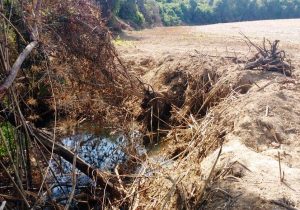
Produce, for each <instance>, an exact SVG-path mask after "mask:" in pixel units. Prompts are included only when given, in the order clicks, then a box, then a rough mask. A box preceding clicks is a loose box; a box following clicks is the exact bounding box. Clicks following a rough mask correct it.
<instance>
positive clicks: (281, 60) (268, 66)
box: [241, 33, 292, 76]
mask: <svg viewBox="0 0 300 210" xmlns="http://www.w3.org/2000/svg"><path fill="white" fill-rule="evenodd" d="M241 35H242V36H243V37H244V39H245V42H246V43H247V44H248V45H249V46H253V47H254V48H255V49H256V50H257V53H256V54H255V55H254V56H253V57H252V58H251V59H249V60H248V62H246V64H245V67H244V68H245V69H261V70H264V71H273V72H279V73H282V74H284V75H286V76H291V71H292V66H291V64H289V63H287V62H286V61H285V59H286V56H285V51H284V50H279V47H278V45H279V42H280V41H279V40H275V41H274V42H273V43H272V42H271V41H269V40H266V39H264V40H263V44H262V46H258V45H256V44H255V43H253V42H252V41H251V40H250V39H249V38H248V37H247V36H246V35H245V34H243V33H241ZM266 43H267V44H266Z"/></svg>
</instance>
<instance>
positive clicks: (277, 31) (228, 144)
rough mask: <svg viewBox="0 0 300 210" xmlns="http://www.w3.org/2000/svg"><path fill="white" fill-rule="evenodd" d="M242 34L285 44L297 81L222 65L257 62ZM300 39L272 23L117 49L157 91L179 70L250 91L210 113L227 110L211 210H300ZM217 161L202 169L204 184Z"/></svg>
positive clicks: (134, 38)
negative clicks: (206, 72)
mask: <svg viewBox="0 0 300 210" xmlns="http://www.w3.org/2000/svg"><path fill="white" fill-rule="evenodd" d="M240 32H243V33H244V34H246V35H247V36H248V37H249V38H250V39H251V40H253V41H254V42H257V43H259V42H261V41H262V39H263V37H265V38H267V39H270V40H274V39H279V40H280V41H281V48H282V49H284V50H285V51H286V53H287V56H288V58H290V59H291V60H292V63H293V65H294V67H295V70H294V72H293V76H292V77H286V76H284V75H282V74H279V73H274V72H261V71H247V70H244V69H243V65H242V64H235V63H233V62H231V61H230V59H229V60H228V59H224V58H220V56H221V57H226V56H227V57H235V56H236V57H239V58H247V57H249V56H250V55H251V53H252V52H250V51H249V47H248V46H247V44H246V43H245V42H244V41H243V38H242V36H241V35H240ZM299 35H300V19H299V20H276V21H273V20H270V21H254V22H242V23H228V24H216V25H207V26H193V27H170V28H155V29H147V30H143V31H130V32H126V34H124V35H123V36H122V39H123V41H119V42H117V43H116V46H117V48H118V50H119V52H120V54H121V56H122V57H123V58H124V60H125V61H126V63H127V64H128V65H130V66H131V69H132V70H133V71H135V73H137V74H139V75H140V77H141V78H142V79H143V80H144V81H146V82H147V83H149V84H151V85H153V86H154V88H156V89H157V90H158V91H164V90H165V89H166V87H164V86H162V85H161V84H158V83H160V81H161V80H160V78H161V75H163V74H166V73H168V72H172V71H178V69H180V70H182V71H191V70H192V71H198V69H204V68H205V69H212V70H214V71H215V72H217V74H218V75H221V76H220V81H226V84H227V85H228V87H237V86H238V85H247V86H248V88H247V89H246V90H244V91H243V92H241V93H240V94H237V95H235V96H234V97H231V98H230V97H229V100H224V101H221V102H220V103H218V104H217V105H216V106H215V107H214V108H213V109H211V110H210V111H209V113H208V114H210V115H212V116H215V115H217V113H219V112H220V111H219V110H223V111H222V114H221V115H220V116H219V118H218V121H217V122H216V124H217V126H219V129H220V130H225V131H226V135H225V137H224V139H225V142H224V146H223V152H222V155H221V157H220V160H219V163H218V164H217V170H216V171H217V172H218V173H217V174H218V177H219V179H218V180H217V181H216V182H215V184H214V187H215V188H214V189H218V190H215V195H214V196H212V197H211V198H210V200H208V201H207V202H208V204H207V206H206V208H207V209H293V208H300V140H299V139H300V94H299V93H300V79H299V75H300V65H299V64H300V36H299ZM197 56H198V57H197ZM204 58H205V59H204ZM208 132H210V131H208ZM211 132H212V131H211ZM217 153H218V149H216V150H215V152H214V151H212V152H211V154H210V155H209V156H208V157H207V158H205V159H204V161H202V163H201V169H202V176H201V177H202V178H203V177H204V178H203V179H205V177H207V176H208V174H209V171H210V170H209V169H210V168H211V165H212V164H213V162H214V160H215V159H216V155H217ZM279 158H280V164H279V161H278V160H279ZM279 165H280V168H281V173H282V175H281V176H280V173H279ZM199 179H200V177H199ZM222 192H223V193H222ZM224 192H225V193H224ZM226 195H227V196H226Z"/></svg>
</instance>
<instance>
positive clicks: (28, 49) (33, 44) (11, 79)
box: [0, 41, 38, 93]
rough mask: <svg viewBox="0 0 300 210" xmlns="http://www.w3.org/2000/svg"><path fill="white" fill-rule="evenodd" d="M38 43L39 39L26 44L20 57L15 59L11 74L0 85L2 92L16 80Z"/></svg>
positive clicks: (0, 91)
mask: <svg viewBox="0 0 300 210" xmlns="http://www.w3.org/2000/svg"><path fill="white" fill-rule="evenodd" d="M37 45H38V42H37V41H33V42H31V43H30V44H29V45H27V46H26V48H25V49H24V50H23V52H22V53H21V54H20V55H19V57H18V58H17V60H16V61H15V63H14V65H13V66H12V68H11V70H10V74H9V75H8V77H7V78H6V79H5V81H4V83H3V84H2V85H1V86H0V93H3V92H4V91H6V90H7V89H8V88H9V87H10V86H11V85H12V83H13V82H14V80H15V79H16V77H17V74H18V72H19V70H20V68H21V65H22V64H23V62H24V60H25V59H26V57H27V56H28V55H29V54H30V53H31V51H32V50H33V49H34V48H35V47H36V46H37Z"/></svg>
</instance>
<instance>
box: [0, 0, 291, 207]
mask: <svg viewBox="0 0 300 210" xmlns="http://www.w3.org/2000/svg"><path fill="white" fill-rule="evenodd" d="M22 2H23V4H22V7H24V8H22V9H24V14H23V15H21V18H22V21H23V22H22V24H23V26H24V28H25V29H24V28H16V27H18V26H16V25H15V24H16V23H15V22H14V20H13V19H10V17H11V15H10V14H4V13H3V14H2V13H1V14H2V17H4V18H3V19H1V21H2V25H3V26H2V28H1V29H2V30H3V31H4V32H6V34H5V35H4V37H1V38H2V40H3V43H2V45H1V50H2V51H3V52H6V53H3V54H1V56H2V57H1V65H2V67H3V68H2V69H3V71H2V72H1V78H2V80H3V81H2V83H1V84H2V85H1V91H2V96H1V99H3V102H1V116H2V122H6V128H7V129H11V132H10V133H11V134H12V136H13V137H9V136H7V135H5V133H4V127H1V129H0V131H1V144H2V143H3V145H4V146H5V151H6V152H7V155H6V156H1V157H0V164H1V168H2V169H3V172H2V171H1V173H0V176H1V179H2V178H3V180H6V182H8V183H12V186H13V188H11V186H10V184H7V183H5V184H4V185H3V186H1V189H0V198H1V199H2V200H5V201H8V203H7V204H6V205H7V207H9V208H19V209H21V208H23V209H29V208H44V207H46V206H51V207H53V208H55V209H63V208H67V207H68V205H69V204H70V203H69V204H68V205H62V204H61V203H59V202H58V201H56V200H51V189H50V186H49V185H48V184H47V182H46V179H47V178H48V177H49V174H50V176H51V175H53V173H52V172H51V168H50V167H49V165H48V164H49V160H52V159H55V155H58V156H60V157H63V158H64V159H65V160H67V161H68V162H70V163H72V164H73V166H74V167H73V168H74V170H73V175H74V177H75V168H77V169H79V170H80V171H81V172H83V173H84V174H86V175H87V176H88V177H90V178H91V179H92V180H94V181H95V182H96V183H97V185H96V187H95V189H96V190H94V191H93V190H90V191H88V192H82V193H81V194H79V195H75V194H74V191H73V193H72V194H70V198H68V199H67V200H68V201H71V200H72V199H74V200H79V201H80V203H84V207H82V208H83V209H84V208H85V209H93V208H101V209H109V208H131V209H201V208H205V207H206V206H207V203H211V200H213V199H214V198H215V196H216V194H215V192H221V193H222V194H223V195H226V196H227V198H228V200H229V201H228V203H229V204H230V205H231V204H232V202H234V201H233V200H234V199H236V197H234V196H231V195H230V194H229V193H227V191H224V190H222V189H218V188H216V187H215V186H214V185H213V184H214V183H215V182H217V181H218V179H219V178H224V177H225V176H227V175H228V174H230V173H232V174H235V175H236V174H239V173H238V172H232V171H233V170H234V168H233V167H231V168H229V169H228V170H226V171H222V170H221V171H220V169H218V170H217V163H218V162H219V159H220V157H221V155H222V148H223V144H224V142H225V140H226V136H227V134H228V133H230V132H231V131H232V130H233V127H234V125H233V123H232V121H230V120H228V119H226V117H228V118H229V117H232V115H228V110H229V109H230V107H229V104H230V105H231V104H232V103H233V102H235V101H236V100H237V99H239V97H241V96H242V95H243V94H246V93H248V91H249V89H250V88H251V87H252V84H254V83H255V82H257V81H256V80H255V81H254V79H253V81H250V80H248V78H247V77H246V79H244V78H243V77H242V76H243V74H245V73H244V72H245V71H244V70H242V71H238V70H237V71H236V72H234V74H231V73H226V71H227V70H228V69H227V68H228V66H230V65H235V64H232V62H231V61H228V59H225V58H222V56H221V57H211V56H205V55H203V54H200V53H199V52H194V53H191V54H185V55H184V56H182V57H180V58H177V57H176V56H175V57H174V58H170V57H166V58H162V61H161V62H156V61H152V60H150V61H149V62H148V61H147V62H146V63H140V64H143V65H144V66H146V67H148V68H152V67H153V66H154V67H153V68H154V70H153V69H152V70H153V71H149V72H147V73H146V74H145V75H143V78H142V79H140V78H138V77H137V76H136V74H134V72H131V71H129V70H127V69H130V67H129V66H126V65H124V64H123V63H122V61H121V60H120V59H119V57H118V55H117V53H116V51H115V49H114V47H113V46H112V44H111V42H110V32H109V31H108V30H107V28H106V27H105V25H104V24H103V21H102V20H101V15H100V13H99V11H98V10H99V8H97V7H95V6H94V5H93V4H92V3H91V2H90V1H87V0H86V1H67V2H63V3H61V2H59V1H51V2H45V3H44V4H41V1H37V2H36V3H35V4H34V3H31V2H29V1H22ZM10 6H12V7H15V6H16V8H19V7H20V5H18V4H17V5H10ZM4 8H5V5H3V4H2V10H4ZM19 9H20V8H19ZM22 11H23V10H22ZM21 29H22V30H21ZM11 34H13V35H12V36H13V37H14V36H17V37H18V40H19V43H18V44H20V45H21V46H23V45H25V46H27V47H25V46H23V47H21V48H20V49H18V46H16V44H15V43H14V42H10V43H8V42H9V41H10V39H9V36H10V35H11ZM23 34H27V35H28V36H27V37H25V36H24V35H23ZM70 34H72V36H70ZM23 36H24V37H23ZM248 42H249V43H250V44H251V45H252V46H254V47H255V48H256V49H257V50H258V54H256V55H255V58H253V59H252V60H250V62H248V63H247V64H246V67H247V68H249V69H254V68H262V69H263V70H266V71H278V72H280V73H283V74H285V75H289V72H290V71H291V68H292V67H291V66H290V65H288V64H287V63H286V62H285V53H284V51H280V50H278V42H277V41H275V42H274V43H273V44H271V43H270V42H269V44H270V49H267V48H266V46H265V44H264V46H263V47H258V46H256V45H254V44H253V43H252V42H251V41H250V40H249V39H248ZM26 44H27V45H26ZM6 46H11V48H9V49H7V47H6ZM18 50H19V51H18ZM180 56H181V55H180ZM25 58H27V59H26V60H25ZM15 60H16V61H15ZM25 61H27V62H28V63H27V64H26V63H25ZM12 62H13V63H14V65H13V66H12V67H10V63H12ZM22 64H23V66H22ZM24 64H26V65H24ZM21 66H22V68H21ZM231 67H232V66H231ZM20 68H21V69H20ZM290 73H291V72H290ZM21 74H24V77H23V76H22V75H21ZM7 75H8V76H7ZM240 75H242V76H241V78H239V77H238V76H240ZM246 76H247V75H246ZM259 77H260V76H258V77H257V78H259ZM237 78H239V79H237ZM251 79H252V78H251ZM141 81H145V83H143V82H141ZM147 83H148V84H147ZM255 84H256V83H255ZM256 85H257V84H256ZM262 87H263V86H262ZM262 87H260V88H262ZM138 106H141V107H140V109H138ZM45 107H46V110H47V112H48V113H50V115H46V114H45V113H42V112H44V111H45V110H44V109H42V108H45ZM38 110H40V112H39V111H38ZM41 110H42V111H41ZM137 110H139V111H140V112H139V114H137ZM45 116H51V117H52V118H53V119H54V125H53V127H51V129H48V131H45V130H43V129H39V128H36V126H37V125H38V123H36V121H37V119H44V118H45ZM134 117H137V119H138V120H139V121H140V122H141V124H143V126H142V128H141V130H143V131H144V132H145V137H144V142H146V143H150V144H153V143H158V142H162V141H163V143H165V144H167V147H165V148H164V150H163V151H161V152H160V155H159V157H148V156H147V155H144V156H139V155H137V154H136V151H134V149H133V148H131V147H128V151H127V152H128V154H129V156H130V158H129V160H128V161H127V165H125V167H122V166H121V169H120V168H119V166H118V167H116V168H115V169H114V172H106V171H101V170H99V169H97V168H95V167H94V166H92V165H89V164H88V163H86V162H85V161H84V160H82V159H81V158H80V157H78V156H77V154H76V152H73V151H70V150H69V149H67V148H65V147H64V146H62V145H61V144H60V143H58V142H57V139H58V131H57V123H58V120H59V119H65V118H67V119H74V120H73V121H72V122H75V123H73V124H75V125H76V124H77V123H78V122H80V121H82V120H84V118H89V119H91V120H95V119H99V120H101V121H102V123H103V124H104V122H105V123H107V124H113V125H115V124H119V125H118V127H120V128H122V129H123V130H125V131H126V130H130V128H128V124H129V123H128V122H129V120H130V121H131V120H132V119H133V118H134ZM29 121H31V122H29ZM34 123H35V125H34ZM139 140H140V139H139ZM135 141H136V139H132V142H131V143H132V144H134V143H136V142H135ZM12 145H15V146H16V147H15V148H14V147H12ZM216 149H217V155H216V156H215V157H214V158H213V161H212V162H210V163H209V164H207V165H206V166H207V167H206V171H208V173H206V174H205V173H204V169H203V168H201V167H200V165H201V163H202V161H203V160H204V159H205V158H206V157H207V156H209V155H210V153H211V152H212V151H213V150H216ZM54 154H55V155H54ZM161 158H163V160H161ZM137 166H138V167H137ZM136 167H137V169H138V172H136ZM128 168H129V169H128ZM229 171H230V172H229ZM204 175H205V176H204ZM215 175H216V176H215ZM240 176H242V175H241V174H240ZM54 178H55V177H54ZM72 184H73V185H74V186H75V184H74V183H72ZM8 189H9V190H8ZM7 190H8V191H7ZM5 193H6V194H5ZM14 196H15V197H14ZM45 197H47V198H49V199H48V200H47V199H45Z"/></svg>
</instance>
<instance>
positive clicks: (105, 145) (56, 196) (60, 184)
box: [48, 132, 146, 206]
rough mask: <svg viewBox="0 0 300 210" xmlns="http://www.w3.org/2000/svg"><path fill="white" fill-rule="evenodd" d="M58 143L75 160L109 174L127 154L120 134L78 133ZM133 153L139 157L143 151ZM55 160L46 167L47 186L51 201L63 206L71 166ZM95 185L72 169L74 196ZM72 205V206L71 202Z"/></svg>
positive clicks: (68, 191) (69, 185)
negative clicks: (67, 149)
mask: <svg viewBox="0 0 300 210" xmlns="http://www.w3.org/2000/svg"><path fill="white" fill-rule="evenodd" d="M139 137H140V133H138V132H132V133H131V134H130V138H139ZM61 142H62V144H63V145H64V146H66V147H67V148H69V149H70V150H72V151H73V152H74V153H75V154H77V155H78V157H80V158H82V159H83V160H84V161H86V162H87V163H89V164H91V165H92V166H94V167H96V168H99V169H101V170H106V171H113V169H114V168H115V167H116V165H117V164H121V163H124V162H125V161H126V159H127V155H126V153H125V152H124V149H125V148H126V146H127V145H128V140H127V139H126V137H125V136H124V135H119V136H117V137H114V138H113V137H111V138H108V137H102V136H98V135H93V134H88V133H81V134H77V135H73V136H69V137H67V138H64V139H62V141H61ZM136 149H137V151H138V152H139V153H140V154H142V153H145V152H146V150H145V148H143V147H142V146H139V145H137V147H136ZM56 159H58V161H54V160H52V161H51V162H50V167H51V169H52V171H53V172H54V174H52V176H51V177H50V178H49V180H48V182H49V183H50V185H51V192H52V195H51V199H53V200H56V201H58V202H59V203H61V204H66V202H67V200H68V197H69V195H70V193H71V191H72V176H73V173H72V164H71V163H69V162H67V161H66V160H64V159H63V158H59V157H57V158H56ZM95 186H96V184H95V182H94V181H93V180H92V179H90V178H89V177H88V176H86V175H85V174H83V173H81V172H80V171H79V170H76V188H75V189H76V190H75V194H78V193H80V192H81V191H82V190H83V189H86V188H93V187H95ZM72 206H76V203H74V202H73V203H72Z"/></svg>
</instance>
